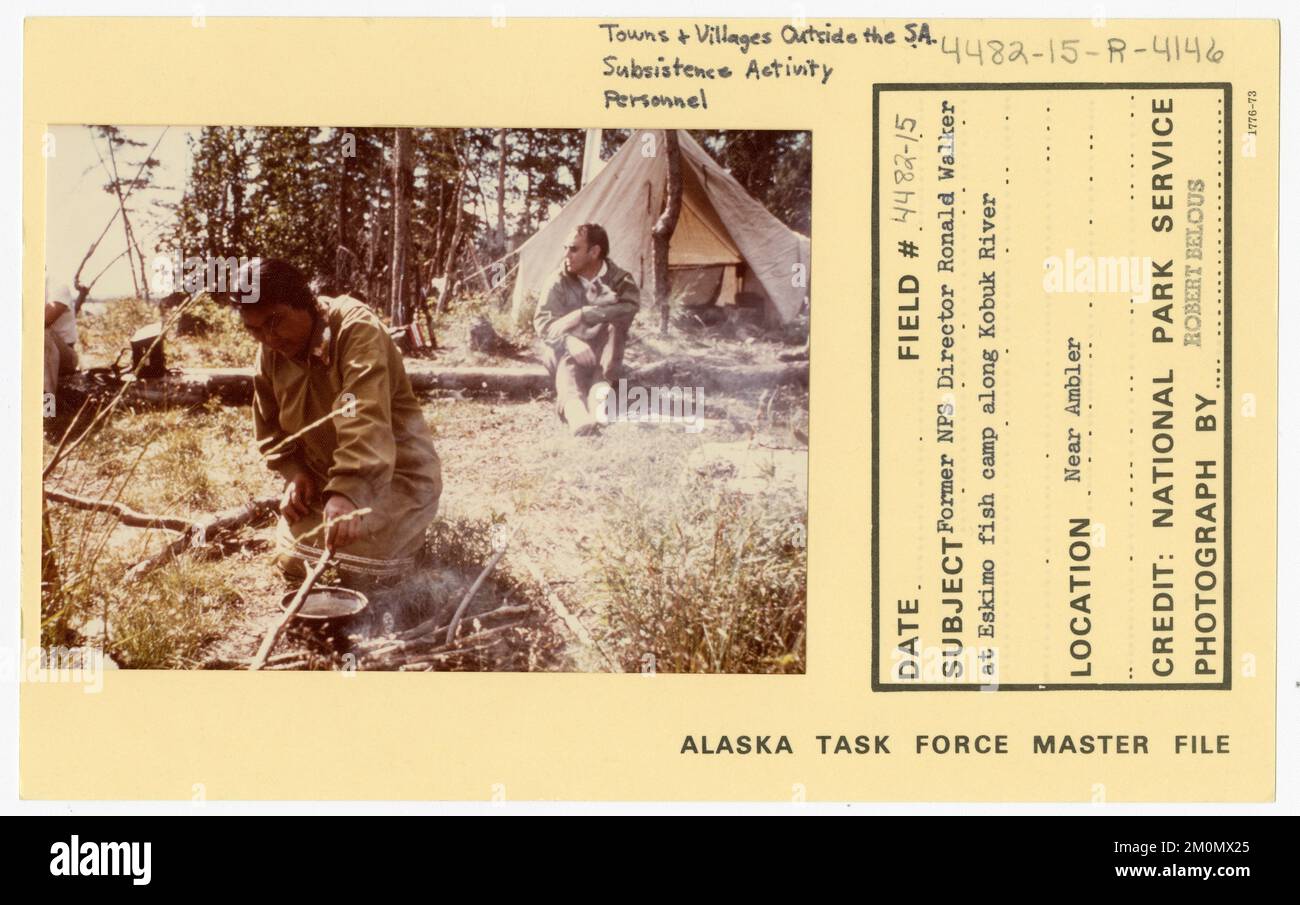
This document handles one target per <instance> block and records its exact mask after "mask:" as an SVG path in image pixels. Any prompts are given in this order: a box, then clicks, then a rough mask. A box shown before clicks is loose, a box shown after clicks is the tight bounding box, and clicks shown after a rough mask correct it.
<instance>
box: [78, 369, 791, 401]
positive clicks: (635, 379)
mask: <svg viewBox="0 0 1300 905" xmlns="http://www.w3.org/2000/svg"><path fill="white" fill-rule="evenodd" d="M406 374H407V376H408V377H409V378H410V381H411V388H412V389H414V390H415V391H416V392H417V393H433V392H439V391H441V392H454V393H463V394H466V395H471V396H473V395H497V394H501V395H505V396H508V397H510V398H515V399H522V398H528V397H531V396H541V395H547V394H549V393H551V392H552V389H553V385H552V383H551V379H550V377H549V376H548V375H547V373H546V369H545V368H543V367H542V366H541V365H540V364H513V365H485V366H482V367H448V366H443V365H438V364H436V363H435V362H429V361H422V360H419V359H412V360H410V361H407V363H406ZM625 377H626V378H627V382H628V385H629V386H644V387H651V386H698V387H703V388H704V389H705V390H710V391H714V392H735V391H738V390H748V389H754V388H756V387H769V386H777V385H795V386H803V387H806V386H808V362H807V361H795V362H788V363H781V364H735V365H724V364H714V363H710V362H703V361H697V360H695V359H691V358H686V357H676V358H670V359H666V360H664V361H660V362H657V363H655V364H652V365H642V366H639V367H632V368H629V369H628V371H627V373H626V374H625ZM125 383H126V384H127V386H126V392H125V393H124V394H123V399H122V404H124V405H127V406H129V407H134V408H176V407H182V408H183V407H191V406H197V405H202V404H204V403H206V402H207V401H208V400H209V399H214V398H215V399H217V400H218V401H220V402H221V403H222V404H224V405H247V404H249V403H250V402H252V399H253V371H252V369H251V368H182V369H173V370H171V371H168V372H167V375H166V376H165V377H157V378H152V379H147V380H144V379H135V378H130V377H128V378H127V379H126V381H125ZM118 388H119V387H118V386H117V385H110V384H105V383H101V382H99V381H97V380H95V379H93V378H91V377H89V376H87V375H86V374H84V373H77V374H70V375H69V376H68V377H66V378H64V379H63V380H62V382H61V383H60V386H59V405H60V408H61V409H62V408H63V407H65V406H66V407H67V409H68V410H69V411H74V410H75V409H76V408H77V407H78V406H79V405H81V403H82V402H84V401H85V400H86V399H88V398H89V399H92V400H93V399H96V398H105V399H107V398H108V397H110V396H111V395H112V394H113V393H115V392H116V391H117V389H118Z"/></svg>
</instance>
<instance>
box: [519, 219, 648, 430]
mask: <svg viewBox="0 0 1300 905" xmlns="http://www.w3.org/2000/svg"><path fill="white" fill-rule="evenodd" d="M640 305H641V290H640V289H638V288H637V285H636V280H634V279H632V275H631V274H629V273H628V272H627V271H626V270H623V269H622V268H621V267H619V266H618V265H617V264H615V263H614V262H613V261H611V260H609V235H608V234H607V233H606V232H605V230H604V229H603V228H601V227H600V226H599V225H597V224H595V223H584V224H583V225H581V226H579V227H578V228H577V229H576V230H574V233H573V236H572V237H571V238H570V239H569V244H568V245H567V246H566V248H565V253H564V266H563V267H561V268H560V270H559V272H558V273H557V274H556V275H555V276H554V277H552V278H551V280H550V282H548V283H547V285H546V288H545V289H543V290H542V294H541V297H540V298H539V299H538V300H537V312H536V314H535V315H534V317H533V327H534V328H535V329H536V330H537V335H538V337H539V338H540V339H541V342H542V348H541V357H542V363H543V364H544V365H546V369H547V371H549V372H550V373H551V375H552V377H553V378H554V379H555V402H556V407H557V409H558V410H559V413H560V417H561V418H563V419H564V420H565V421H566V422H568V424H569V429H570V430H571V431H572V432H573V433H574V434H575V435H578V436H582V435H586V434H592V433H595V432H596V431H597V430H599V422H598V421H597V419H596V409H597V408H598V407H599V406H600V405H603V404H604V398H603V394H607V393H608V392H609V385H610V384H611V383H613V382H614V381H616V380H618V377H619V372H620V370H621V369H622V367H623V349H624V347H625V346H626V344H627V332H628V328H629V327H630V326H631V324H632V319H633V318H635V317H636V313H637V310H638V309H639V308H640Z"/></svg>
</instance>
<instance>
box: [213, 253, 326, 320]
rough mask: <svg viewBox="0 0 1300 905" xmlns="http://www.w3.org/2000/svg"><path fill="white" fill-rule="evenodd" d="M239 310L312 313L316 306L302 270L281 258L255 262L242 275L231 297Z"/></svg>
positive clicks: (249, 263) (250, 262)
mask: <svg viewBox="0 0 1300 905" xmlns="http://www.w3.org/2000/svg"><path fill="white" fill-rule="evenodd" d="M228 297H229V298H230V301H231V302H232V303H233V304H234V305H235V307H237V308H238V307H249V308H254V307H261V306H263V305H275V304H281V303H283V304H285V305H288V306H289V307H290V308H302V309H304V310H310V309H311V308H312V307H314V306H315V304H316V296H315V294H313V293H312V291H311V286H310V285H309V284H308V282H307V278H306V277H305V276H303V273H302V271H301V270H299V269H298V268H297V267H294V266H293V265H292V264H290V263H289V262H288V261H284V260H281V259H280V258H253V259H252V260H251V261H249V262H248V263H247V264H245V265H244V266H243V267H242V268H240V271H239V282H238V284H237V285H235V286H232V287H230V292H229V293H228Z"/></svg>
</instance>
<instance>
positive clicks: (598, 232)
mask: <svg viewBox="0 0 1300 905" xmlns="http://www.w3.org/2000/svg"><path fill="white" fill-rule="evenodd" d="M578 232H580V233H582V237H583V238H584V239H586V240H587V246H588V247H591V246H593V245H594V246H596V247H598V248H599V249H600V259H601V260H602V261H603V260H605V259H606V258H608V257H609V233H607V232H605V227H603V226H601V225H600V224H599V223H584V224H582V225H581V226H579V227H578Z"/></svg>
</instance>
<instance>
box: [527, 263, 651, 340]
mask: <svg viewBox="0 0 1300 905" xmlns="http://www.w3.org/2000/svg"><path fill="white" fill-rule="evenodd" d="M596 281H599V282H600V284H601V285H603V286H605V287H606V288H607V289H608V290H609V291H610V292H612V293H613V295H614V298H615V301H613V302H609V303H605V304H592V299H590V298H588V295H587V293H588V291H589V287H592V286H593V285H594V284H595V283H596ZM640 303H641V290H640V289H638V288H637V285H636V280H634V279H632V275H631V274H630V273H628V272H627V271H626V270H623V269H622V268H621V267H619V266H618V265H617V264H615V263H614V262H613V261H609V260H606V261H605V262H604V263H603V265H602V267H601V271H600V273H599V274H597V276H596V278H595V280H586V279H583V278H582V277H578V276H574V275H573V274H571V273H569V272H568V271H567V270H565V269H564V267H563V266H561V267H560V270H559V272H558V273H556V274H555V276H553V277H551V279H550V281H549V282H548V283H547V284H546V286H545V288H543V290H542V294H541V296H540V297H539V298H538V300H537V311H536V313H535V314H534V315H533V329H534V330H536V331H537V335H538V336H540V337H541V338H542V341H543V342H545V343H547V344H548V345H550V346H552V347H553V348H556V349H558V348H559V347H560V346H562V345H563V343H564V336H563V335H561V336H550V335H549V330H550V326H551V324H553V323H555V321H557V320H559V319H560V318H562V317H564V316H565V315H566V314H569V313H570V312H572V311H576V310H577V309H579V308H581V309H582V324H581V326H580V327H579V328H578V330H575V331H574V332H575V334H576V335H579V336H582V335H583V334H584V333H585V332H586V328H593V327H594V328H599V327H601V326H603V325H605V324H607V323H611V322H614V321H621V320H626V321H628V322H631V320H632V319H633V318H634V317H635V316H636V313H637V310H638V309H639V308H640Z"/></svg>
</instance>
